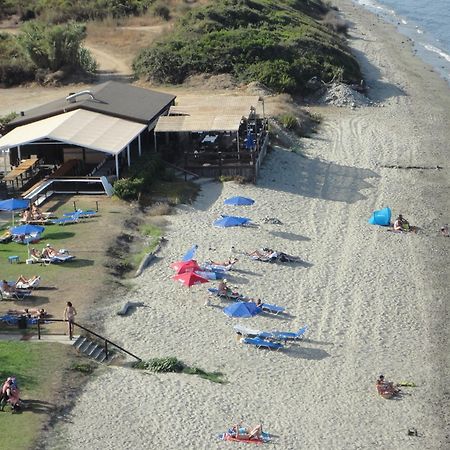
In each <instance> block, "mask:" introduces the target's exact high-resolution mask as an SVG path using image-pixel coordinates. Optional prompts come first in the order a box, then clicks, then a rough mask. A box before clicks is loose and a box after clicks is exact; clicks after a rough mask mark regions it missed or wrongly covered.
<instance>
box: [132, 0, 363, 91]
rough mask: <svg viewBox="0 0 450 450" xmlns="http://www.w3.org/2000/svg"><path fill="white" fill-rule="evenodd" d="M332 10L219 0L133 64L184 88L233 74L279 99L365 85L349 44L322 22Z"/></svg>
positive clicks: (270, 0) (312, 3) (313, 3)
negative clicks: (327, 86)
mask: <svg viewBox="0 0 450 450" xmlns="http://www.w3.org/2000/svg"><path fill="white" fill-rule="evenodd" d="M326 11H327V9H326V7H325V6H324V4H323V3H322V2H321V1H320V0H309V1H308V2H300V1H292V0H277V1H276V0H252V1H234V0H216V1H214V2H209V3H208V4H207V5H206V6H203V7H197V8H194V9H192V10H191V11H190V12H188V13H187V14H185V16H183V17H182V18H181V19H180V21H179V22H178V24H177V26H176V27H175V29H174V31H173V32H172V33H171V34H170V35H168V36H166V37H165V38H163V39H162V40H160V41H159V42H156V43H155V44H154V45H153V46H152V47H150V48H147V49H143V50H142V51H141V52H140V53H139V54H138V55H137V57H136V58H135V60H134V62H133V70H134V72H135V74H136V76H138V77H145V78H147V79H151V80H154V81H156V82H161V83H181V82H183V81H184V80H185V78H186V77H188V76H190V75H195V74H198V73H210V74H221V73H229V74H231V75H233V76H234V77H235V78H238V79H240V80H241V81H243V82H246V83H248V82H253V81H257V82H260V83H262V84H264V85H266V86H267V87H268V88H269V89H272V90H275V91H277V92H297V91H306V90H307V89H308V85H307V82H308V80H310V79H311V78H312V77H313V76H317V77H319V78H320V79H322V80H324V81H330V80H332V79H333V78H334V79H335V78H336V77H337V76H338V75H339V74H340V73H342V77H343V79H344V80H346V81H348V82H355V81H357V80H360V79H361V73H360V69H359V66H358V64H357V62H356V59H355V58H354V57H353V55H352V54H351V52H350V50H349V48H348V47H347V45H346V43H345V41H344V40H343V39H342V38H341V37H340V36H339V35H337V34H336V33H335V32H334V31H332V30H330V28H328V27H327V26H326V25H324V24H322V23H321V22H319V21H318V20H316V19H319V18H322V17H323V14H324V13H325V12H326Z"/></svg>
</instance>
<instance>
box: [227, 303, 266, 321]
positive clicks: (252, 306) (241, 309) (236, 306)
mask: <svg viewBox="0 0 450 450" xmlns="http://www.w3.org/2000/svg"><path fill="white" fill-rule="evenodd" d="M223 312H224V313H225V314H226V315H227V316H229V317H242V318H247V317H253V316H256V315H257V314H259V313H260V312H261V308H259V307H258V306H256V303H254V302H236V303H233V304H231V305H230V306H227V307H226V308H224V310H223Z"/></svg>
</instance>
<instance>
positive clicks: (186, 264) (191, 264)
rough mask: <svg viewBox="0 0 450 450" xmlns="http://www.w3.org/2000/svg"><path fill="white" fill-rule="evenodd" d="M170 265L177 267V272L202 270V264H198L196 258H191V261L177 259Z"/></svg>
mask: <svg viewBox="0 0 450 450" xmlns="http://www.w3.org/2000/svg"><path fill="white" fill-rule="evenodd" d="M170 267H172V269H175V270H176V271H177V274H180V273H184V272H193V271H194V270H200V266H199V265H198V264H197V261H196V260H195V259H190V260H189V261H177V262H174V263H172V264H171V265H170Z"/></svg>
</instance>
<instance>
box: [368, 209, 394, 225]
mask: <svg viewBox="0 0 450 450" xmlns="http://www.w3.org/2000/svg"><path fill="white" fill-rule="evenodd" d="M369 223H370V224H371V225H381V226H383V227H387V226H389V225H390V224H391V208H383V209H380V210H379V211H374V212H373V213H372V216H371V217H370V219H369Z"/></svg>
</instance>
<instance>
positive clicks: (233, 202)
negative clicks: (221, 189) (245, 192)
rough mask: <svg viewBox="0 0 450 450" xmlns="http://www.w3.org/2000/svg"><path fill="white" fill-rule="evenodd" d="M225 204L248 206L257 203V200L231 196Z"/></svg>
mask: <svg viewBox="0 0 450 450" xmlns="http://www.w3.org/2000/svg"><path fill="white" fill-rule="evenodd" d="M223 203H224V204H225V205H233V206H248V205H253V203H255V200H253V199H251V198H247V197H240V196H237V197H230V198H227V199H226V200H225V201H224V202H223Z"/></svg>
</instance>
